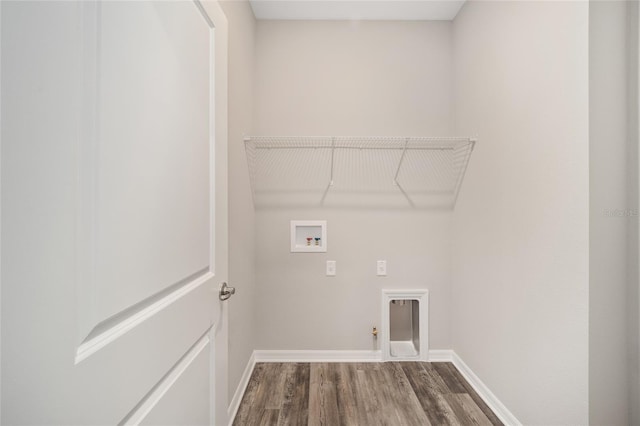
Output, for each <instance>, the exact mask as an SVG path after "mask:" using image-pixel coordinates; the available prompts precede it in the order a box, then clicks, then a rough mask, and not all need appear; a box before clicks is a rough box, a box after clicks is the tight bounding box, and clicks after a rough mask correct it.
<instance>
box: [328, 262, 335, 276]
mask: <svg viewBox="0 0 640 426" xmlns="http://www.w3.org/2000/svg"><path fill="white" fill-rule="evenodd" d="M327 276H328V277H335V276H336V261H335V260H327Z"/></svg>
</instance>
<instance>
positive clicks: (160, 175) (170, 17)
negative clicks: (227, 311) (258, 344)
mask: <svg viewBox="0 0 640 426" xmlns="http://www.w3.org/2000/svg"><path fill="white" fill-rule="evenodd" d="M0 8H1V14H0V19H1V30H2V34H1V43H2V74H1V76H2V105H1V107H2V108H1V112H2V139H1V148H2V151H1V153H2V157H1V172H2V180H1V184H2V217H1V220H2V252H1V253H2V271H1V273H2V392H1V393H2V395H1V396H2V412H1V414H2V423H3V424H118V423H126V424H138V423H145V422H146V423H148V424H153V423H162V422H168V423H171V424H206V423H208V422H209V420H210V419H211V418H212V408H213V401H212V399H213V395H212V392H211V389H212V386H211V381H210V380H211V378H212V368H213V367H212V366H213V365H214V364H217V363H219V362H220V360H217V361H216V360H215V359H214V353H216V352H217V351H219V350H220V349H221V348H222V349H223V350H224V348H226V343H225V342H224V341H220V340H219V338H217V337H215V334H216V333H214V332H213V331H212V327H213V329H218V328H219V327H220V325H221V321H222V318H224V317H223V315H222V314H221V310H220V305H219V301H218V298H217V287H218V284H219V283H218V280H222V277H221V276H220V274H217V275H218V276H216V271H215V270H213V267H212V265H216V264H218V266H220V267H221V265H223V262H225V261H226V254H225V253H222V250H221V249H220V247H222V248H224V247H225V244H221V241H214V239H213V235H214V232H213V229H214V226H213V220H214V218H215V217H216V215H215V214H214V213H215V212H214V209H213V206H214V204H215V203H214V194H216V197H215V198H216V202H219V203H220V204H219V205H223V206H224V201H225V200H222V199H221V198H220V194H226V193H225V192H224V191H223V192H221V193H219V191H215V185H214V183H215V182H214V176H215V173H214V170H215V169H214V158H215V156H214V152H215V151H216V150H217V149H219V148H218V147H216V144H215V139H214V137H213V128H214V122H213V116H214V108H213V105H212V102H213V99H214V97H213V88H214V85H213V81H214V80H213V75H214V60H213V53H214V41H215V38H214V37H213V31H214V30H213V27H212V25H211V22H212V20H211V19H210V17H209V16H207V15H206V12H205V10H206V9H207V7H203V6H202V5H200V4H198V3H194V2H190V1H179V2H167V1H159V2H136V1H134V2H89V1H78V2H62V1H60V2H5V1H3V2H1V4H0ZM213 247H218V248H219V249H218V250H217V251H214V250H213ZM216 256H218V257H216ZM225 270H226V269H225ZM213 338H216V344H215V345H214V344H213V341H212V340H211V339H213ZM223 367H224V366H223ZM225 408H226V406H223V407H221V409H222V410H224V409H225Z"/></svg>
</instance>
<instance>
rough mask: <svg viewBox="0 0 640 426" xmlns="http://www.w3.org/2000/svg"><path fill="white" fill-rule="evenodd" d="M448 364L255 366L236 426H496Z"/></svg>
mask: <svg viewBox="0 0 640 426" xmlns="http://www.w3.org/2000/svg"><path fill="white" fill-rule="evenodd" d="M501 424H502V423H501V422H500V420H499V419H498V418H497V417H496V416H495V414H494V413H493V412H492V411H491V410H490V409H489V407H488V406H487V405H486V404H485V403H484V401H482V399H481V398H480V397H479V396H478V395H477V394H476V392H475V391H474V390H473V388H472V387H471V386H470V385H469V383H467V381H466V380H465V379H464V378H463V377H462V375H461V374H460V372H459V371H458V370H457V369H456V368H455V367H454V365H453V364H451V363H449V362H385V363H258V364H256V366H255V369H254V371H253V374H252V375H251V379H250V381H249V384H248V386H247V389H246V391H245V394H244V396H243V398H242V402H241V403H240V407H239V408H238V413H237V414H236V417H235V420H234V422H233V425H234V426H254V425H264V426H271V425H274V426H275V425H278V426H280V425H292V426H303V425H309V426H316V425H318V426H319V425H323V426H342V425H358V426H376V425H380V426H381V425H385V426H400V425H407V426H418V425H420V426H425V425H433V426H440V425H501Z"/></svg>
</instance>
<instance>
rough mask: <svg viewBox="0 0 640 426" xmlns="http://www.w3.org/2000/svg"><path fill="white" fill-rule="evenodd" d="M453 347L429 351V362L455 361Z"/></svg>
mask: <svg viewBox="0 0 640 426" xmlns="http://www.w3.org/2000/svg"><path fill="white" fill-rule="evenodd" d="M452 360H453V351H452V350H451V349H432V350H430V351H429V362H453V361H452Z"/></svg>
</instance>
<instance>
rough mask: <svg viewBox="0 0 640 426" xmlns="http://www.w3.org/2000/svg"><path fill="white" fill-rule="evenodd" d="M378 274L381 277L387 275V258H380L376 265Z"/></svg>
mask: <svg viewBox="0 0 640 426" xmlns="http://www.w3.org/2000/svg"><path fill="white" fill-rule="evenodd" d="M376 275H377V276H379V277H384V276H386V275H387V261H386V260H378V263H377V265H376Z"/></svg>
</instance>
